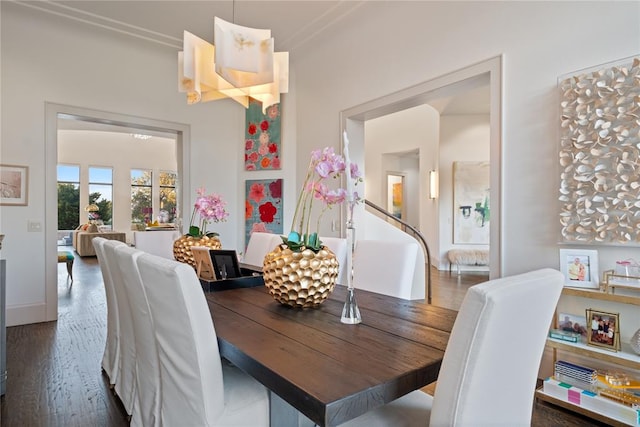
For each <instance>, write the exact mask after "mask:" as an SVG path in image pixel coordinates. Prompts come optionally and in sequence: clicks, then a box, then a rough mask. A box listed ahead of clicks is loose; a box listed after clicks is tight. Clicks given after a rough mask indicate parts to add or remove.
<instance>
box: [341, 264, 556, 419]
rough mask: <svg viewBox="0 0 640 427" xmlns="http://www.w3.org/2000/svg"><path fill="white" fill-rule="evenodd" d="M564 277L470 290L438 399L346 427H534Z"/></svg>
mask: <svg viewBox="0 0 640 427" xmlns="http://www.w3.org/2000/svg"><path fill="white" fill-rule="evenodd" d="M563 284H564V277H563V275H562V274H560V272H559V271H556V270H552V269H542V270H536V271H532V272H529V273H524V274H520V275H516V276H511V277H505V278H502V279H496V280H490V281H488V282H484V283H481V284H479V285H476V286H472V287H471V288H469V291H468V292H467V294H466V296H465V298H464V300H463V302H462V306H461V307H460V311H459V312H458V317H457V318H456V321H455V324H454V325H453V330H452V331H451V336H450V338H449V342H448V344H447V348H446V350H445V353H444V359H443V361H442V366H441V368H440V374H439V375H438V383H437V385H436V391H435V395H434V396H433V398H432V397H431V396H429V395H428V394H426V393H424V392H422V391H420V390H418V391H414V392H412V393H409V394H407V395H405V396H403V397H401V398H399V399H396V400H394V401H393V402H391V403H389V404H386V405H383V406H381V407H379V408H377V409H375V410H373V411H370V412H367V413H366V414H364V415H362V416H360V417H358V418H355V419H354V420H351V421H348V422H346V423H344V424H341V425H340V427H372V426H375V427H382V426H394V427H401V426H403V427H412V426H416V427H417V426H425V425H427V424H428V425H430V426H432V427H433V426H437V427H440V426H446V427H449V426H529V425H531V413H532V408H533V399H534V392H535V386H536V380H537V377H538V369H539V367H540V360H541V359H542V352H543V351H544V347H545V343H546V339H547V333H548V331H549V325H550V324H551V320H552V319H553V313H554V311H555V308H556V305H557V303H558V299H559V298H560V293H561V292H562V287H563Z"/></svg>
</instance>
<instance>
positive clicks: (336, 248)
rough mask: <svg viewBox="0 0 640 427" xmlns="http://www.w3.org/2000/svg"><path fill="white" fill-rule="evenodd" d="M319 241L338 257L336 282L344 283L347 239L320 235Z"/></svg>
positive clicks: (345, 279) (345, 282) (345, 278)
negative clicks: (338, 266)
mask: <svg viewBox="0 0 640 427" xmlns="http://www.w3.org/2000/svg"><path fill="white" fill-rule="evenodd" d="M320 241H321V242H322V244H323V245H325V246H326V247H328V248H329V249H331V252H333V253H334V254H335V256H336V258H337V259H338V264H339V265H340V268H339V270H338V280H337V282H336V283H338V284H340V285H346V284H347V271H346V268H345V266H346V263H347V239H342V238H340V237H320Z"/></svg>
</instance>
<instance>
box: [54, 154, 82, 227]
mask: <svg viewBox="0 0 640 427" xmlns="http://www.w3.org/2000/svg"><path fill="white" fill-rule="evenodd" d="M79 225H80V166H78V165H58V230H59V231H65V230H75V229H76V228H78V226H79ZM58 234H60V233H58ZM63 234H64V233H63ZM66 234H68V233H66Z"/></svg>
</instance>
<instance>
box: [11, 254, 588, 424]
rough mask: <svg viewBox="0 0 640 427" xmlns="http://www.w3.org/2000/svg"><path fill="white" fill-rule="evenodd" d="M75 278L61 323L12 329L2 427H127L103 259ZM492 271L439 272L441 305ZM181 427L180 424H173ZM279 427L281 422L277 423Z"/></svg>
mask: <svg viewBox="0 0 640 427" xmlns="http://www.w3.org/2000/svg"><path fill="white" fill-rule="evenodd" d="M73 269H74V271H73V274H74V278H75V280H74V283H73V286H69V282H68V279H67V273H66V268H65V266H64V264H59V268H58V296H59V308H58V312H59V318H58V321H56V322H47V323H38V324H33V325H24V326H14V327H11V328H8V330H7V371H8V380H7V394H6V395H5V396H3V397H2V410H1V417H0V424H1V425H2V426H6V427H14V426H15V427H17V426H19V427H23V426H29V427H31V426H43V427H45V426H46V427H49V426H51V427H58V426H60V427H62V426H64V427H67V426H78V427H84V426H108V427H119V426H127V425H128V422H127V418H126V413H125V411H124V408H123V407H122V405H121V403H120V401H119V399H118V398H117V397H115V396H114V395H113V393H112V391H111V390H110V389H109V385H108V380H107V379H106V377H105V376H104V375H102V374H101V367H100V365H101V360H102V354H103V351H104V340H105V334H106V305H105V299H104V289H103V284H102V275H101V273H100V268H99V266H98V265H97V262H96V258H95V257H85V258H80V257H76V261H75V263H74V268H73ZM487 278H488V276H487V275H486V274H475V273H465V274H462V275H461V276H457V275H456V273H452V274H450V273H449V272H439V271H436V270H433V272H432V279H433V283H432V285H433V303H434V304H435V305H439V306H444V307H447V308H452V309H455V310H457V309H458V308H459V306H460V304H461V302H462V298H463V297H464V294H465V293H466V290H467V289H468V288H469V286H472V285H474V284H476V283H479V282H482V281H485V280H487ZM532 425H533V426H545V427H546V426H589V425H599V424H597V423H594V422H593V421H591V420H589V419H586V418H583V417H580V416H577V415H576V414H574V413H572V412H568V411H565V410H562V409H559V408H555V407H552V406H550V405H547V404H541V403H536V404H535V406H534V416H533V422H532ZM169 427H173V426H169ZM274 427H278V426H274Z"/></svg>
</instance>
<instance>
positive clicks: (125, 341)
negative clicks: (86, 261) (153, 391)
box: [103, 240, 136, 415]
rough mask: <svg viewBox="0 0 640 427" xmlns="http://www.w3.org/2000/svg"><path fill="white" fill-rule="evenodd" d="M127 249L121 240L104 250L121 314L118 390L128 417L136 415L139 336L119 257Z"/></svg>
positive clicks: (115, 386)
mask: <svg viewBox="0 0 640 427" xmlns="http://www.w3.org/2000/svg"><path fill="white" fill-rule="evenodd" d="M122 246H124V247H126V246H127V245H126V243H123V242H120V241H118V240H107V241H106V242H104V245H103V250H104V257H105V261H106V263H107V267H108V269H109V272H110V274H111V281H112V283H113V289H114V295H115V297H116V307H117V310H116V311H117V314H118V338H119V340H118V354H119V356H118V370H117V374H116V380H115V384H114V388H115V391H116V394H117V395H118V397H120V401H122V406H124V409H125V410H126V411H127V414H129V415H131V414H133V409H134V408H133V406H134V402H135V393H136V384H135V372H136V337H135V334H134V330H133V319H132V317H131V305H130V303H129V297H128V295H127V291H126V289H125V285H124V280H123V278H122V271H121V269H120V267H119V265H118V259H117V258H116V249H117V248H118V247H122Z"/></svg>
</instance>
